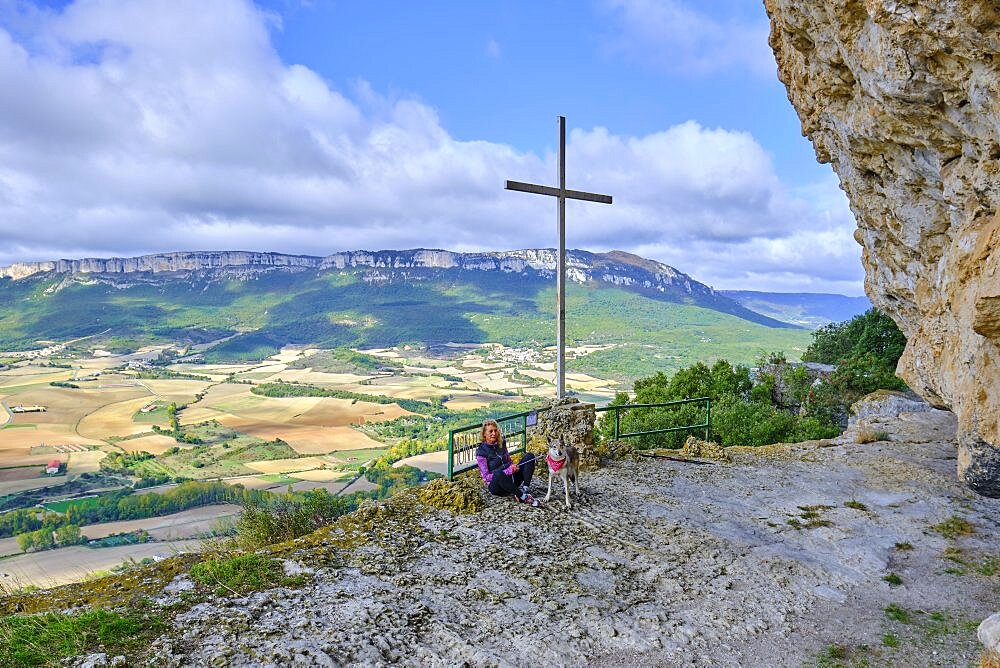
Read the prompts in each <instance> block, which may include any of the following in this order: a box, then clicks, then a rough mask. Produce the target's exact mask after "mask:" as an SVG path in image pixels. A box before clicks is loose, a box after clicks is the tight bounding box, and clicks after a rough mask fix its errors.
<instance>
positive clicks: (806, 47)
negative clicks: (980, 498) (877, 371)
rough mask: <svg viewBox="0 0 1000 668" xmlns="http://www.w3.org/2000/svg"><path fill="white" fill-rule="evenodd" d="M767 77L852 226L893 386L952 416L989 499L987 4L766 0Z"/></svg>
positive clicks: (998, 77)
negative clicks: (889, 338)
mask: <svg viewBox="0 0 1000 668" xmlns="http://www.w3.org/2000/svg"><path fill="white" fill-rule="evenodd" d="M764 4H765V7H766V8H767V11H768V14H769V15H770V17H771V38H770V43H771V47H772V48H773V49H774V54H775V58H776V59H777V63H778V76H779V78H780V79H781V81H782V82H784V84H785V86H786V87H787V89H788V97H789V99H790V100H791V102H792V104H793V105H794V106H795V109H796V110H797V111H798V114H799V118H800V119H801V121H802V131H803V134H804V135H806V136H807V137H808V138H809V139H810V140H811V141H812V143H813V146H814V148H815V150H816V157H817V159H818V160H819V161H820V162H829V163H831V164H832V165H833V168H834V170H835V171H836V172H837V174H838V175H839V177H840V183H841V187H842V188H843V189H844V190H845V191H846V193H847V196H848V198H849V199H850V203H851V208H852V210H853V211H854V214H855V217H856V218H857V222H858V229H857V230H856V231H855V234H854V236H855V238H856V239H857V241H858V243H860V244H861V246H862V247H863V249H864V251H863V254H862V260H863V262H864V266H865V271H866V279H865V288H866V291H867V293H868V296H869V297H870V298H871V300H872V302H873V303H874V304H875V305H876V306H878V307H879V308H881V309H883V310H884V311H886V312H887V313H889V314H890V315H891V316H892V317H893V319H894V320H895V321H896V322H897V323H898V324H899V326H900V329H902V330H903V333H904V334H906V337H907V339H908V340H909V343H908V345H907V348H906V351H905V353H904V354H903V357H902V359H901V360H900V363H899V369H898V373H899V374H900V376H901V377H902V378H903V379H904V380H905V381H906V382H907V384H909V385H910V387H912V388H913V389H914V390H915V391H916V392H918V393H919V394H920V395H922V396H923V397H924V398H926V399H927V400H928V401H929V402H931V403H932V404H934V405H936V406H942V407H948V408H951V409H952V410H954V411H955V413H956V414H957V416H958V424H959V436H958V448H959V456H958V475H959V477H960V478H961V479H962V480H963V481H964V482H965V483H966V484H968V485H969V487H971V488H972V489H974V490H976V491H977V492H979V493H981V494H985V495H988V496H1000V422H998V420H1000V392H997V380H998V362H1000V350H998V348H997V346H998V344H1000V282H998V280H997V274H996V272H997V268H998V264H1000V250H998V247H1000V212H998V209H1000V4H997V3H996V2H995V0H947V1H940V2H939V1H937V0H916V1H909V2H903V1H899V0H836V1H832V2H831V1H830V0H765V2H764Z"/></svg>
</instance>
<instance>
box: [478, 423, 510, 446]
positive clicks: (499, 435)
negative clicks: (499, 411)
mask: <svg viewBox="0 0 1000 668" xmlns="http://www.w3.org/2000/svg"><path fill="white" fill-rule="evenodd" d="M490 425H493V426H494V427H496V428H497V445H506V444H507V442H506V441H505V440H504V437H503V430H502V429H500V425H498V424H497V421H496V420H486V421H485V422H483V427H482V429H480V430H479V440H480V441H482V442H483V443H485V442H486V428H487V427H488V426H490Z"/></svg>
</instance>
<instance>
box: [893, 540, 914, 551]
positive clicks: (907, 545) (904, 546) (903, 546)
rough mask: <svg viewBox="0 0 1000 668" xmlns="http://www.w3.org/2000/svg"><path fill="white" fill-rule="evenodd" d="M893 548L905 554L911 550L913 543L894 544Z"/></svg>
mask: <svg viewBox="0 0 1000 668" xmlns="http://www.w3.org/2000/svg"><path fill="white" fill-rule="evenodd" d="M893 547H894V548H896V549H897V550H898V551H900V552H906V551H908V550H912V549H913V543H907V542H902V543H896V544H895V545H893Z"/></svg>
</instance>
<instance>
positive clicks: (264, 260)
mask: <svg viewBox="0 0 1000 668" xmlns="http://www.w3.org/2000/svg"><path fill="white" fill-rule="evenodd" d="M557 261H558V257H557V253H556V251H555V250H552V249H548V248H542V249H526V250H513V251H499V252H494V253H453V252H451V251H445V250H427V249H422V248H421V249H416V250H401V251H396V250H389V251H350V252H345V253H334V254H333V255H329V256H327V257H323V258H321V257H314V256H310V255H284V254H281V253H250V252H245V251H217V252H187V253H159V254H157V255H143V256H140V257H131V258H107V259H99V258H85V259H82V260H56V261H52V262H22V263H16V264H13V265H10V266H9V267H0V278H4V277H7V278H12V279H14V280H19V279H22V278H26V277H28V276H32V275H34V274H38V273H42V272H54V273H58V274H70V275H75V274H132V273H153V274H160V273H170V272H185V271H197V272H205V271H212V270H226V271H225V273H226V274H227V275H231V274H232V272H233V270H243V271H244V272H253V271H269V270H272V269H274V268H285V267H287V268H306V269H319V270H329V269H345V268H349V267H350V268H358V267H371V268H375V269H389V270H405V269H461V270H465V271H502V272H507V273H511V272H513V273H523V272H525V271H533V272H536V273H541V274H543V275H547V276H554V275H555V271H556V268H557ZM566 274H567V279H568V280H570V281H574V282H577V283H586V282H588V281H592V280H593V281H602V282H605V283H612V284H615V285H622V286H633V287H639V288H645V289H648V290H655V291H659V292H664V291H667V290H680V291H683V292H686V293H687V294H691V295H696V296H704V297H712V296H714V295H715V292H714V290H712V289H711V288H710V287H708V286H706V285H704V284H702V283H699V282H698V281H695V280H694V279H692V278H691V277H690V276H688V275H687V274H683V273H681V272H679V271H677V270H676V269H674V268H673V267H670V266H668V265H665V264H661V263H659V262H655V261H653V260H647V259H645V258H641V257H638V256H636V255H630V254H628V253H623V252H621V251H613V252H611V253H589V252H587V251H569V252H568V253H567V257H566ZM726 301H728V300H726Z"/></svg>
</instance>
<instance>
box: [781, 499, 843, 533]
mask: <svg viewBox="0 0 1000 668" xmlns="http://www.w3.org/2000/svg"><path fill="white" fill-rule="evenodd" d="M831 508H833V506H824V505H821V504H820V505H815V506H799V510H801V511H802V512H801V513H799V516H798V517H792V518H790V519H787V520H785V522H786V523H787V524H788V525H790V526H792V527H795V528H796V529H816V528H817V527H831V526H833V522H831V521H830V520H826V519H823V518H822V517H821V515H820V513H822V512H823V511H824V510H830V509H831ZM803 520H804V521H803Z"/></svg>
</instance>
